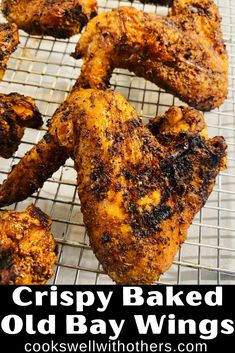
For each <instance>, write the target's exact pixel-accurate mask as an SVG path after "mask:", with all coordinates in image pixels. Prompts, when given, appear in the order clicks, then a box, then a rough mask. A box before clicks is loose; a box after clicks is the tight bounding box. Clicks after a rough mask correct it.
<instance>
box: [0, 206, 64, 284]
mask: <svg viewBox="0 0 235 353" xmlns="http://www.w3.org/2000/svg"><path fill="white" fill-rule="evenodd" d="M50 228H51V220H50V219H49V217H48V216H47V215H45V213H43V212H42V211H41V210H40V209H39V208H37V207H35V206H34V205H31V206H29V207H28V208H27V209H26V210H25V211H24V212H16V211H0V284H17V285H19V284H44V283H46V281H47V280H48V279H49V278H50V277H51V276H52V275H53V273H54V270H53V267H54V265H55V263H56V262H57V257H56V254H55V246H56V244H55V241H54V239H53V236H52V234H51V232H50Z"/></svg>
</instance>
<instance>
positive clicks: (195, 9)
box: [73, 0, 228, 110]
mask: <svg viewBox="0 0 235 353" xmlns="http://www.w3.org/2000/svg"><path fill="white" fill-rule="evenodd" d="M73 56H74V57H75V58H83V60H84V63H83V66H82V70H81V75H80V77H79V79H78V81H77V87H84V88H88V87H90V88H101V89H104V88H106V87H107V85H108V82H109V79H110V76H111V74H112V71H113V70H114V68H124V69H128V70H130V71H133V72H134V73H135V74H136V75H137V76H141V77H144V78H146V79H147V80H150V81H152V82H154V83H156V84H157V85H159V86H160V87H161V88H164V89H166V90H167V91H169V92H171V93H173V94H174V95H176V96H177V97H179V98H180V99H182V100H183V101H185V102H187V103H188V104H189V105H192V106H194V107H196V108H197V109H200V110H210V109H213V108H215V107H218V106H219V105H220V104H222V103H223V101H224V100H225V98H226V96H227V88H228V57H227V52H226V49H225V45H224V41H223V38H222V32H221V18H220V15H219V11H218V8H217V6H216V5H215V4H214V2H213V0H174V1H173V4H172V8H171V10H170V13H169V15H168V16H166V17H164V16H157V15H155V14H148V13H144V12H142V11H138V10H136V9H135V8H133V7H120V8H117V9H114V10H113V11H106V12H103V13H102V14H100V15H98V16H97V17H96V18H94V19H93V20H91V21H90V22H89V23H88V26H87V28H86V31H85V32H84V33H83V34H82V35H81V37H80V39H79V42H78V44H77V46H76V50H75V53H74V54H73Z"/></svg>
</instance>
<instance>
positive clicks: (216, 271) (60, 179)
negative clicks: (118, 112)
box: [0, 0, 235, 284]
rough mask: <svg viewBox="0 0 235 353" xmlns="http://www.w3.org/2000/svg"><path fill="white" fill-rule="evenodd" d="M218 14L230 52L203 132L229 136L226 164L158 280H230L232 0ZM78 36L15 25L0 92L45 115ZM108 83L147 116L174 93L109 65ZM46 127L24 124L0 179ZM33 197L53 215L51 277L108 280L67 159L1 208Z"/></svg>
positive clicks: (233, 267) (233, 258)
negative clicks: (224, 86) (224, 89)
mask: <svg viewBox="0 0 235 353" xmlns="http://www.w3.org/2000/svg"><path fill="white" fill-rule="evenodd" d="M216 2H217V4H218V5H219V8H220V12H221V15H222V17H223V33H224V38H225V42H226V45H227V49H228V53H229V56H230V72H229V87H230V89H229V96H228V99H227V100H226V102H225V104H224V105H223V106H221V107H220V108H219V109H217V110H215V111H212V112H209V113H206V120H207V123H208V125H209V135H210V136H211V137H212V136H215V135H222V136H224V137H225V138H226V140H227V143H228V169H227V170H226V171H224V172H223V173H221V174H220V176H219V177H218V178H217V183H216V186H215V188H214V191H213V193H212V195H211V196H210V198H209V200H208V202H207V204H206V205H205V207H204V208H203V209H202V210H201V212H200V213H199V214H198V215H197V217H196V218H195V219H194V222H193V225H192V226H191V228H190V230H189V236H188V239H187V241H186V242H185V244H184V245H183V246H182V248H181V249H180V251H179V252H178V254H177V255H176V257H175V261H174V264H173V265H172V267H171V268H170V270H169V271H168V272H167V273H165V274H164V275H163V276H162V277H161V279H160V281H159V283H163V284H233V283H235V114H234V108H235V2H234V1H232V0H218V1H216ZM98 3H99V12H102V11H104V9H111V8H116V7H117V6H121V5H122V6H130V2H127V1H123V2H122V1H115V0H114V1H110V0H107V1H104V0H99V1H98ZM132 6H135V7H136V8H138V9H144V10H145V11H146V12H156V13H159V14H163V15H164V14H166V13H167V8H166V7H163V6H153V5H143V4H140V3H139V2H137V1H136V2H134V3H133V4H132ZM78 38H79V36H74V37H72V38H70V39H69V40H58V39H57V40H56V39H54V38H51V37H45V38H42V37H38V36H29V35H28V34H26V33H24V32H23V31H20V45H19V47H18V49H17V50H16V51H15V53H13V55H12V56H11V59H10V60H9V63H8V69H7V71H6V73H5V76H4V79H3V82H1V83H0V92H3V93H10V92H13V91H16V92H19V93H21V94H25V95H30V96H32V97H33V98H35V99H36V101H37V105H38V107H39V109H40V111H41V112H42V114H43V116H44V121H45V123H46V121H47V119H48V118H50V117H51V116H52V114H53V113H54V111H55V109H56V108H57V107H58V105H59V104H60V103H61V102H62V101H63V100H64V99H65V98H66V96H67V95H68V92H69V91H70V89H71V88H72V86H73V83H74V82H75V80H76V78H77V77H78V75H79V72H80V66H81V60H79V61H78V60H77V61H76V60H75V59H73V58H72V57H71V56H70V53H71V52H72V51H73V50H74V48H75V44H76V42H77V40H78ZM111 82H112V88H115V89H116V90H117V91H119V92H121V93H122V94H123V95H124V96H125V97H126V98H127V99H128V101H129V102H130V103H131V104H132V105H133V106H134V107H135V108H136V110H137V112H138V113H139V114H140V115H141V116H142V117H143V118H146V119H148V118H149V117H152V116H154V115H156V114H162V113H164V112H165V111H166V110H167V109H168V108H169V106H171V105H172V104H181V102H180V101H179V100H178V99H175V98H174V97H173V96H172V95H170V94H168V93H165V92H164V91H163V90H161V89H159V88H158V87H157V86H156V85H154V84H152V83H150V82H147V81H145V80H144V79H141V78H137V77H135V76H134V75H133V74H131V73H129V72H128V71H125V70H116V71H115V72H114V74H113V76H112V81H111ZM45 130H46V124H45V125H44V127H43V128H42V129H41V130H40V131H35V130H32V129H27V130H26V133H25V135H24V138H23V142H22V144H21V145H20V148H19V150H18V151H17V153H16V154H15V155H14V157H13V158H11V159H8V160H4V159H1V158H0V182H2V181H3V180H4V179H5V178H6V176H7V173H9V171H10V170H11V167H12V166H13V165H14V164H16V163H18V161H19V160H20V158H21V157H22V156H23V155H24V154H25V152H26V151H28V150H29V149H30V148H31V147H32V146H33V145H34V144H35V143H36V142H38V141H39V140H40V139H41V137H42V136H43V134H44V133H45ZM32 202H33V203H35V204H36V205H37V206H39V207H40V208H41V209H42V210H43V211H44V212H46V213H47V214H48V215H49V216H51V217H52V219H53V227H52V231H53V234H54V236H55V237H56V240H57V241H58V244H59V263H58V265H57V267H56V272H55V276H54V277H53V278H52V279H51V280H50V281H49V283H54V284H111V283H113V282H112V280H111V279H110V278H109V277H108V276H107V275H105V274H104V273H103V270H102V267H101V266H100V265H99V263H98V261H97V259H96V258H95V256H94V255H93V252H92V250H91V249H90V247H89V240H88V237H87V234H86V230H85V227H84V225H83V220H82V214H81V211H80V202H79V198H78V196H77V194H76V172H75V171H74V169H73V162H72V161H71V160H68V161H67V162H66V165H65V166H63V167H62V168H60V169H59V170H58V171H57V172H56V173H55V174H54V175H53V177H52V178H51V179H49V180H48V181H47V182H46V183H45V184H44V186H43V188H42V189H41V190H39V191H38V192H37V193H35V194H34V195H33V196H32V197H30V198H29V199H27V200H25V201H24V202H21V203H17V204H15V205H12V206H10V207H8V209H16V210H23V209H25V208H26V207H27V206H28V205H29V204H30V203H32Z"/></svg>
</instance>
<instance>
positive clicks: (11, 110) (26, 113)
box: [0, 93, 43, 158]
mask: <svg viewBox="0 0 235 353" xmlns="http://www.w3.org/2000/svg"><path fill="white" fill-rule="evenodd" d="M42 124H43V120H42V117H41V114H40V113H39V110H38V108H37V107H36V104H35V102H34V100H33V99H32V98H31V97H24V96H22V95H21V94H18V93H10V94H0V156H1V157H3V158H10V157H11V156H12V155H13V154H14V153H15V151H16V150H17V148H18V146H19V144H20V141H21V139H22V137H23V135H24V130H25V127H32V128H38V127H40V126H41V125H42Z"/></svg>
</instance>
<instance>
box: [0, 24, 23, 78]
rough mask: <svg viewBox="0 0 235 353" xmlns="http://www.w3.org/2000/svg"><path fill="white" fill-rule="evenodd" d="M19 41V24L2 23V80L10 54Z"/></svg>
mask: <svg viewBox="0 0 235 353" xmlns="http://www.w3.org/2000/svg"><path fill="white" fill-rule="evenodd" d="M18 43H19V33H18V29H17V26H16V25H15V24H14V23H12V24H10V23H1V24H0V80H2V78H3V75H4V73H5V70H6V67H7V62H8V60H9V58H10V55H11V54H12V53H13V51H14V50H15V49H16V47H17V45H18Z"/></svg>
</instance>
